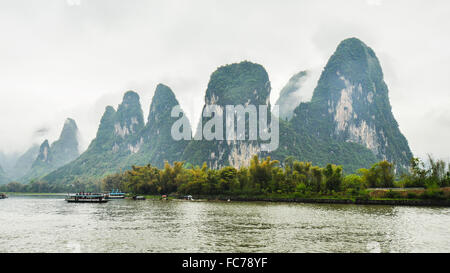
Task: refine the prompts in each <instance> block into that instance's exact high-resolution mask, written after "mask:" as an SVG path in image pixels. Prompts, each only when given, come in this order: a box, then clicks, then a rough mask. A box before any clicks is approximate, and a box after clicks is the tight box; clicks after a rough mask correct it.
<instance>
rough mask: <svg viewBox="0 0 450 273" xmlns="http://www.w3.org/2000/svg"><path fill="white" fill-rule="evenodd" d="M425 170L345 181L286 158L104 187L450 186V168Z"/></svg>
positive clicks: (110, 179)
mask: <svg viewBox="0 0 450 273" xmlns="http://www.w3.org/2000/svg"><path fill="white" fill-rule="evenodd" d="M429 160H430V162H429V163H430V164H429V166H426V165H425V164H424V163H423V162H422V161H420V160H419V159H417V158H413V159H412V160H411V166H410V172H409V173H408V174H404V175H402V176H400V177H397V176H396V175H395V166H394V164H392V163H390V162H388V161H386V160H383V161H380V162H378V163H376V164H374V165H373V166H372V167H371V168H369V169H360V170H359V171H358V172H357V173H356V174H349V175H345V174H344V172H343V169H342V166H336V165H333V164H328V165H327V166H326V167H324V168H321V167H318V166H313V165H312V164H311V163H310V162H299V161H295V160H294V159H293V158H292V157H289V158H287V159H286V160H285V161H284V162H283V164H280V162H279V161H277V160H272V159H271V158H270V157H267V158H265V159H259V158H258V156H254V157H253V158H252V159H251V161H250V165H249V166H248V167H241V168H239V169H236V168H234V167H232V166H226V167H223V168H221V169H218V170H216V169H210V168H208V167H207V165H206V163H205V164H203V166H202V167H200V166H197V167H192V166H190V167H189V168H185V166H184V163H183V162H174V164H173V165H170V164H169V163H167V162H166V163H165V166H164V168H163V169H158V168H156V167H154V166H152V165H147V166H133V167H132V169H131V170H128V171H125V172H122V173H117V174H113V175H109V176H107V177H106V178H105V179H104V180H103V181H102V188H103V189H105V190H110V189H120V190H122V191H127V192H133V193H139V194H152V195H156V194H170V193H178V194H196V195H223V194H227V195H242V194H245V195H259V194H272V193H279V194H290V193H299V194H304V195H320V194H333V193H337V192H345V193H349V194H358V193H359V192H361V191H363V190H365V189H367V188H393V187H426V188H439V187H448V186H450V164H448V165H447V167H446V164H445V163H443V161H440V160H437V161H436V160H433V159H432V158H431V157H430V159H429Z"/></svg>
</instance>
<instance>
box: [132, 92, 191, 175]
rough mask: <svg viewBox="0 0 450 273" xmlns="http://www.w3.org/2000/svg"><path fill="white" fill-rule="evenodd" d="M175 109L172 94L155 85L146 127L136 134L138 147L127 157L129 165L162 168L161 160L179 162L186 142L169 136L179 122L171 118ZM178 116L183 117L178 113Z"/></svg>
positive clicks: (175, 103) (173, 95) (175, 102)
mask: <svg viewBox="0 0 450 273" xmlns="http://www.w3.org/2000/svg"><path fill="white" fill-rule="evenodd" d="M176 106H179V103H178V100H177V99H176V97H175V94H174V93H173V91H172V90H171V89H170V88H169V87H168V86H166V85H164V84H159V85H158V86H157V87H156V90H155V94H154V96H153V99H152V103H151V105H150V111H149V115H148V119H147V124H146V125H145V127H144V129H143V130H142V132H141V134H140V139H141V140H142V143H143V144H142V148H141V149H140V150H139V151H138V152H137V153H136V155H133V156H132V157H131V158H130V160H129V162H130V163H134V164H143V165H146V164H152V165H154V166H158V167H160V168H162V167H163V166H164V162H165V161H168V162H169V163H173V162H174V161H179V160H180V159H181V157H182V154H183V151H184V149H185V148H186V146H187V144H188V140H180V141H176V140H174V138H173V137H172V134H171V129H172V125H173V124H174V123H175V122H176V121H177V120H178V119H179V117H172V116H171V113H172V109H173V108H174V107H176ZM180 110H181V109H180ZM181 115H184V113H183V112H182V110H181V113H180V116H181ZM186 127H187V128H183V130H186V131H189V132H191V131H192V130H191V128H190V125H189V124H187V126H186ZM191 134H192V133H189V135H191Z"/></svg>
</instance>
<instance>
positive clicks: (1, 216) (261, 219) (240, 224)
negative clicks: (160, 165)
mask: <svg viewBox="0 0 450 273" xmlns="http://www.w3.org/2000/svg"><path fill="white" fill-rule="evenodd" d="M63 198H64V197H63V196H12V197H10V198H8V199H4V200H0V252H379V251H381V252H450V208H431V207H430V208H427V207H393V206H356V205H328V204H288V203H240V202H228V203H227V202H185V201H150V200H147V201H138V202H136V201H131V200H114V201H110V202H108V203H106V204H73V203H66V202H65V201H64V200H63Z"/></svg>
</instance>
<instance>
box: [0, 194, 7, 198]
mask: <svg viewBox="0 0 450 273" xmlns="http://www.w3.org/2000/svg"><path fill="white" fill-rule="evenodd" d="M6 198H8V195H6V193H0V199H6Z"/></svg>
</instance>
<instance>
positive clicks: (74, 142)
mask: <svg viewBox="0 0 450 273" xmlns="http://www.w3.org/2000/svg"><path fill="white" fill-rule="evenodd" d="M78 135H79V132H78V127H77V124H76V122H75V121H74V120H73V119H70V118H68V119H66V121H65V123H64V127H63V129H62V131H61V134H60V136H59V139H58V140H56V141H55V142H53V143H52V144H51V145H50V144H49V141H48V140H45V141H44V142H43V143H42V144H41V146H40V147H39V153H38V155H37V157H36V159H35V160H34V162H33V164H32V165H31V168H30V170H29V171H28V172H27V173H26V175H25V176H23V177H20V178H19V179H20V180H21V181H25V182H26V181H30V180H33V179H37V178H40V177H41V176H43V175H45V174H48V173H50V172H51V171H53V170H56V169H57V168H59V167H61V166H63V165H65V164H67V163H69V162H70V161H72V160H74V159H75V158H77V157H78V156H79V155H80V153H79V143H78Z"/></svg>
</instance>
